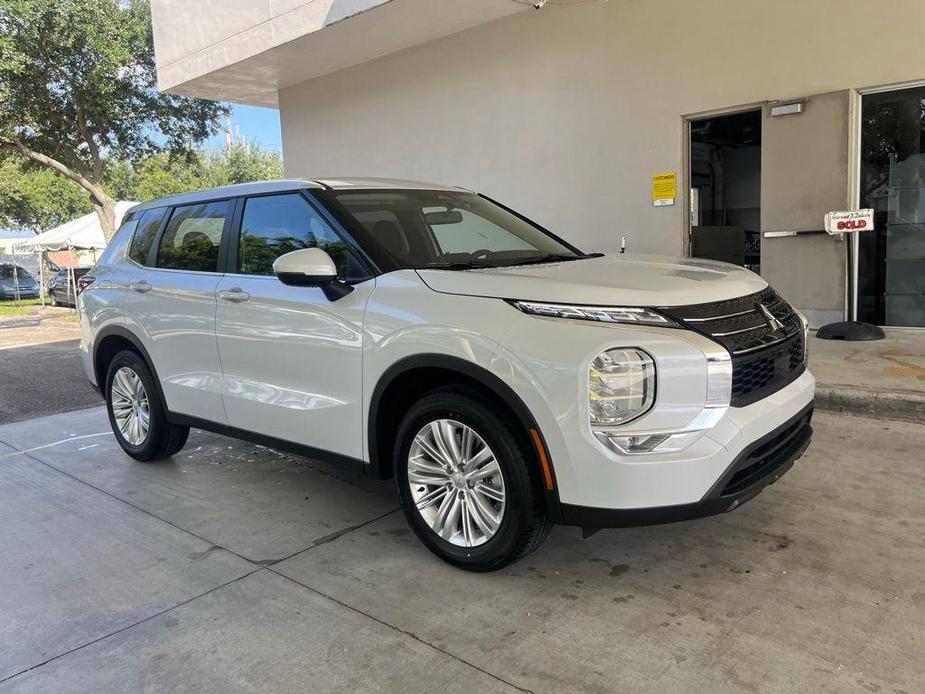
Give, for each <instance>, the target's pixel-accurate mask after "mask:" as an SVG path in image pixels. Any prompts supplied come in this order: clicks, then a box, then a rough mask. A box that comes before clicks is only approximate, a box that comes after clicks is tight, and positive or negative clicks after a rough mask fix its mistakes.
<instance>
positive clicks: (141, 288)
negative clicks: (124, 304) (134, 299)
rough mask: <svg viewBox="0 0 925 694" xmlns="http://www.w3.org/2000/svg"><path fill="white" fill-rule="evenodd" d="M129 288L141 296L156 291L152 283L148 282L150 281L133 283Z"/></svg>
mask: <svg viewBox="0 0 925 694" xmlns="http://www.w3.org/2000/svg"><path fill="white" fill-rule="evenodd" d="M129 287H131V288H132V289H133V290H134V291H136V292H139V293H141V294H147V293H148V292H150V291H151V290H152V289H154V287H152V286H151V283H150V282H148V280H139V281H138V282H132V283H131V284H130V285H129Z"/></svg>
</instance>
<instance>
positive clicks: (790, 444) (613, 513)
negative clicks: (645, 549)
mask: <svg viewBox="0 0 925 694" xmlns="http://www.w3.org/2000/svg"><path fill="white" fill-rule="evenodd" d="M812 416H813V403H812V402H810V404H809V405H807V406H806V407H805V408H804V409H803V410H802V411H800V412H799V413H798V414H797V415H795V416H794V417H792V418H791V419H789V420H787V421H786V422H784V423H783V424H781V425H780V426H778V427H777V428H776V429H774V430H773V431H771V432H770V433H768V434H766V435H765V436H763V437H761V438H760V439H758V440H757V441H755V442H754V443H752V444H750V445H749V446H747V447H746V448H745V449H744V450H742V452H741V453H739V455H738V456H736V458H735V460H734V461H733V462H732V463H731V464H730V465H729V467H728V468H727V469H726V471H725V472H724V473H723V474H722V475H721V476H720V478H719V479H718V480H717V482H716V483H715V484H714V485H713V487H712V488H711V489H710V490H709V491H708V492H707V493H706V494H705V495H704V497H703V498H702V499H700V501H697V502H695V503H690V504H678V505H674V506H658V507H654V508H633V509H611V508H596V507H592V506H576V505H573V504H566V503H563V504H561V506H560V508H561V514H562V516H561V517H562V520H561V522H562V524H563V525H577V526H581V527H583V528H586V529H588V528H592V529H596V528H626V527H633V526H640V525H657V524H660V523H674V522H676V521H683V520H690V519H692V518H701V517H703V516H711V515H714V514H717V513H725V512H727V511H732V510H733V509H735V508H738V507H739V506H741V505H742V504H744V503H745V502H746V501H749V500H750V499H752V498H754V497H755V496H756V495H757V494H758V493H759V492H761V491H762V490H763V489H764V488H765V487H767V486H768V485H769V484H773V483H774V482H776V481H777V480H778V479H779V478H780V477H781V475H783V474H784V473H785V472H787V470H789V469H790V468H791V467H792V466H793V463H794V462H795V461H796V460H797V459H798V458H800V456H802V455H803V452H804V451H805V450H806V447H807V446H809V442H810V439H811V438H812V434H813V429H812V426H811V421H812Z"/></svg>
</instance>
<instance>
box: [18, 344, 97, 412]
mask: <svg viewBox="0 0 925 694" xmlns="http://www.w3.org/2000/svg"><path fill="white" fill-rule="evenodd" d="M77 344H78V341H77V340H67V341H65V342H51V343H48V344H43V345H29V346H27V347H13V348H10V349H0V424H6V423H9V422H20V421H22V420H24V419H31V418H32V417H40V416H43V415H48V414H57V413H59V412H69V411H71V410H79V409H82V408H84V407H92V406H95V405H99V404H100V403H101V402H102V401H101V399H100V396H99V395H98V394H97V392H96V391H95V390H94V389H93V387H92V386H91V385H90V384H89V383H88V382H87V378H86V376H84V372H83V367H82V366H81V365H80V355H79V353H78V351H77Z"/></svg>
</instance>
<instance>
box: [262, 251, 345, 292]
mask: <svg viewBox="0 0 925 694" xmlns="http://www.w3.org/2000/svg"><path fill="white" fill-rule="evenodd" d="M273 272H274V273H276V276H277V277H278V278H279V281H280V282H282V283H283V284H288V285H291V286H295V287H320V288H321V289H322V290H323V291H324V295H325V296H326V297H327V298H328V300H330V301H337V300H338V299H341V298H343V297H345V296H347V294H349V293H350V292H352V291H353V287H351V286H350V285H349V284H347V283H346V282H341V281H340V280H338V279H337V266H336V265H335V264H334V261H333V260H331V256H329V255H328V254H327V253H326V252H325V251H323V250H321V249H320V248H303V249H301V250H298V251H292V252H291V253H286V254H285V255H281V256H280V257H279V258H277V259H276V260H275V261H273Z"/></svg>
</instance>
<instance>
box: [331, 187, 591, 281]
mask: <svg viewBox="0 0 925 694" xmlns="http://www.w3.org/2000/svg"><path fill="white" fill-rule="evenodd" d="M336 197H337V200H338V202H339V203H340V204H341V206H342V207H343V208H344V209H345V210H346V212H347V214H348V215H349V216H350V217H352V218H353V220H354V221H355V222H356V223H358V224H359V225H360V226H362V227H363V228H364V229H365V230H366V232H367V233H368V234H369V237H370V238H371V239H372V242H373V243H375V244H376V245H377V246H379V248H380V249H381V250H382V251H384V252H385V253H386V254H387V255H388V256H389V257H391V258H392V259H394V260H395V262H396V263H397V264H398V265H399V267H402V268H444V269H449V270H466V269H470V268H475V267H502V266H509V265H521V264H529V263H534V262H546V261H551V260H578V259H581V258H586V257H588V256H585V255H584V254H582V253H581V252H580V251H578V250H577V249H576V248H574V247H573V246H569V245H567V244H566V243H565V242H564V241H560V240H558V239H556V238H555V237H553V236H552V235H550V234H549V233H547V232H545V231H543V230H542V229H540V228H538V227H536V226H534V225H533V224H531V223H530V222H528V221H526V220H524V219H521V218H520V217H518V216H517V215H515V214H513V213H511V212H509V211H507V210H506V209H504V208H503V207H501V206H500V205H497V204H495V203H493V202H491V201H490V200H486V199H485V198H482V197H480V196H478V195H475V194H474V193H466V192H462V191H460V192H455V191H427V190H389V191H345V192H341V193H337V195H336Z"/></svg>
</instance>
